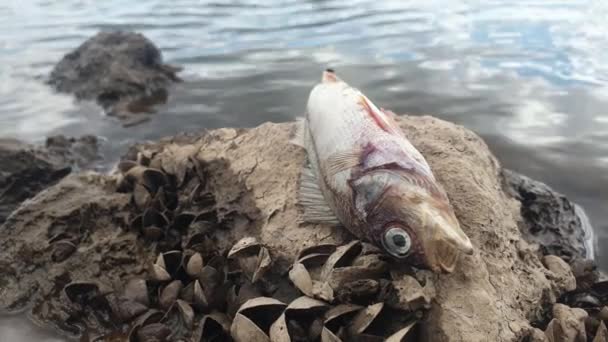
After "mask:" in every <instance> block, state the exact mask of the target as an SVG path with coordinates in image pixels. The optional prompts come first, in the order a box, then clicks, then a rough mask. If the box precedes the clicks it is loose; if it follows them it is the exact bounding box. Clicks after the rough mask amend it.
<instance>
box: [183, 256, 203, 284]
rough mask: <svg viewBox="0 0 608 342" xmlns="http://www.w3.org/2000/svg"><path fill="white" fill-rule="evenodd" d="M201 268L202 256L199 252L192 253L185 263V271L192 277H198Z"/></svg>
mask: <svg viewBox="0 0 608 342" xmlns="http://www.w3.org/2000/svg"><path fill="white" fill-rule="evenodd" d="M202 270H203V256H202V255H201V253H194V254H193V255H192V256H191V257H190V258H189V259H188V263H187V264H186V273H188V275H189V276H190V277H192V278H195V279H196V278H198V277H199V275H200V274H201V272H202Z"/></svg>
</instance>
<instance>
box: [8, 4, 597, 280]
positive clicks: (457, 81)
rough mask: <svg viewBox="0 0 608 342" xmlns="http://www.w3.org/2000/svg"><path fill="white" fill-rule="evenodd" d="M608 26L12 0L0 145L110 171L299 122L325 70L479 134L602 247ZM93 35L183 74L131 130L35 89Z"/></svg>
mask: <svg viewBox="0 0 608 342" xmlns="http://www.w3.org/2000/svg"><path fill="white" fill-rule="evenodd" d="M607 16H608V2H606V1H603V0H563V1H551V0H545V1H542V0H518V1H506V0H495V1H481V0H478V1H452V0H424V1H422V0H413V1H401V0H394V1H374V0H352V1H341V0H327V1H320V0H306V1H303V0H268V1H255V0H214V1H199V0H177V1H171V2H167V1H160V0H149V1H139V2H133V1H127V0H108V1H103V2H99V1H90V0H65V1H56V2H53V1H47V0H44V1H43V0H29V1H16V0H7V1H3V2H2V3H0V66H2V67H0V136H17V137H20V138H23V139H28V140H32V141H40V140H42V139H43V137H44V136H45V135H48V134H54V133H65V134H72V135H80V134H87V133H92V134H97V135H101V136H103V137H105V138H106V145H105V146H104V148H105V152H106V153H107V155H108V156H109V158H110V159H112V158H116V157H117V156H118V155H119V154H120V153H121V152H122V151H124V149H125V147H126V146H127V145H129V144H130V143H132V142H133V141H135V140H141V139H156V138H158V137H160V136H166V135H171V134H175V133H177V132H179V131H184V130H186V131H197V130H201V129H203V128H214V127H222V126H239V127H250V126H254V125H257V124H260V123H262V122H264V121H287V120H291V119H293V118H294V117H295V116H297V115H299V114H301V113H302V112H303V110H304V107H305V103H306V96H307V95H308V91H309V90H310V88H311V87H312V85H313V84H314V83H315V82H317V81H318V78H319V74H320V70H322V69H324V68H325V67H327V66H331V67H334V68H335V69H337V70H338V72H340V74H341V76H342V77H343V78H344V79H346V80H347V81H349V82H350V83H352V84H354V85H357V86H358V87H360V88H362V89H363V90H364V91H365V92H366V93H368V94H369V96H370V97H371V98H372V99H374V100H375V101H377V102H378V103H379V104H381V105H382V106H383V107H386V108H390V109H392V110H393V111H395V112H401V113H406V112H407V113H413V114H427V113H429V114H434V115H437V116H439V117H441V118H443V119H446V120H449V121H453V122H456V123H459V124H462V125H465V126H466V127H468V128H470V129H473V130H474V131H476V132H477V133H478V134H480V135H481V136H482V137H484V139H486V141H487V143H488V144H489V145H490V147H491V148H492V150H493V151H494V152H495V153H496V154H497V155H498V156H499V158H500V160H501V161H502V162H503V164H504V165H506V166H508V167H510V168H514V169H516V170H519V171H521V172H523V173H525V174H527V175H529V176H531V177H533V178H537V179H540V180H543V181H545V182H547V183H548V184H550V185H551V186H553V187H554V188H556V189H557V190H559V191H561V192H563V193H565V194H567V195H568V196H570V197H571V198H572V199H574V200H575V201H576V202H578V203H579V204H581V205H582V206H583V207H584V208H585V209H586V211H587V213H588V215H589V218H590V220H591V223H592V224H593V225H594V227H595V228H596V231H597V235H598V239H599V241H598V245H599V246H605V245H606V244H607V243H608V214H606V211H605V205H606V203H608V193H607V192H606V189H608V172H607V171H608V114H607V113H606V108H608V22H606V21H605V18H606V17H607ZM100 29H134V30H138V31H141V32H143V33H144V34H145V35H146V36H148V37H149V38H150V39H152V41H154V42H156V43H157V44H158V45H159V46H160V47H161V48H162V50H163V53H164V56H165V59H166V60H167V62H169V63H172V64H180V65H182V66H184V67H185V71H184V72H183V73H182V74H181V76H182V77H183V78H184V79H185V80H186V82H185V83H183V84H179V85H177V86H176V87H175V89H173V90H172V93H171V95H170V98H169V101H168V102H167V104H165V105H163V106H161V107H160V108H159V113H158V114H156V115H155V116H154V117H153V118H152V120H150V121H149V122H146V123H144V124H142V125H140V126H136V127H130V128H123V127H121V126H120V125H119V124H118V123H117V121H116V120H115V119H113V118H108V117H104V116H103V115H102V113H101V111H100V110H99V109H98V108H97V107H95V106H93V105H91V104H88V103H73V101H72V99H71V97H69V96H64V95H58V94H54V93H52V92H51V91H50V90H49V89H47V88H46V87H45V86H44V85H43V84H42V80H43V79H44V77H45V75H47V74H48V72H49V71H50V68H51V67H52V66H53V64H54V63H55V62H56V61H58V60H59V59H60V58H61V57H62V56H63V54H65V53H66V52H67V51H69V50H70V49H72V48H74V47H75V46H77V45H78V44H80V43H81V42H82V41H83V40H84V39H86V38H87V37H89V36H91V35H92V34H94V33H95V32H97V31H98V30H100ZM596 253H597V256H598V259H599V260H600V262H601V263H602V265H603V267H604V268H607V269H608V251H606V250H602V249H601V248H600V249H597V250H596Z"/></svg>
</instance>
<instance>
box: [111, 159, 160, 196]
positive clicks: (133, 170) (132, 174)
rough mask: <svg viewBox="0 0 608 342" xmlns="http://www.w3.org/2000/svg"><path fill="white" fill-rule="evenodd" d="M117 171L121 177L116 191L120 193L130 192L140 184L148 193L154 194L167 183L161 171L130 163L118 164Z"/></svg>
mask: <svg viewBox="0 0 608 342" xmlns="http://www.w3.org/2000/svg"><path fill="white" fill-rule="evenodd" d="M118 169H119V170H120V171H121V173H122V175H123V177H122V179H121V180H120V181H119V183H118V191H120V192H128V191H131V190H132V189H133V188H134V187H135V185H136V184H141V185H143V186H144V187H146V189H147V190H148V191H149V192H150V193H153V194H154V193H156V191H157V190H158V188H159V187H162V186H163V185H165V184H166V183H167V178H166V176H165V174H164V173H163V172H162V171H161V170H158V169H154V168H149V167H146V166H142V165H137V164H134V163H133V162H132V161H125V162H121V163H119V165H118ZM125 170H126V171H125Z"/></svg>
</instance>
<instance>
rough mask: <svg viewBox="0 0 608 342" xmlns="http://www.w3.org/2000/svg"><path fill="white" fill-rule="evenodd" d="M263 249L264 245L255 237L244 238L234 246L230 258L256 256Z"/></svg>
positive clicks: (229, 254) (229, 253)
mask: <svg viewBox="0 0 608 342" xmlns="http://www.w3.org/2000/svg"><path fill="white" fill-rule="evenodd" d="M261 247H262V244H261V243H259V242H258V240H257V239H256V238H255V237H252V236H248V237H244V238H242V239H240V240H239V241H237V243H235V244H234V246H232V248H231V249H230V251H229V252H228V258H235V257H239V256H242V255H244V254H248V255H251V254H256V253H257V252H258V251H259V249H260V248H261Z"/></svg>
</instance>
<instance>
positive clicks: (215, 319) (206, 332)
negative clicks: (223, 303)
mask: <svg viewBox="0 0 608 342" xmlns="http://www.w3.org/2000/svg"><path fill="white" fill-rule="evenodd" d="M230 323H231V322H230V318H229V317H228V316H227V315H226V314H224V313H221V312H217V311H214V312H211V313H210V314H208V315H205V316H204V317H203V319H202V320H201V321H200V323H199V325H198V328H197V330H196V332H195V333H194V335H193V341H194V342H214V341H217V342H220V341H227V340H229V339H230Z"/></svg>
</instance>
